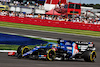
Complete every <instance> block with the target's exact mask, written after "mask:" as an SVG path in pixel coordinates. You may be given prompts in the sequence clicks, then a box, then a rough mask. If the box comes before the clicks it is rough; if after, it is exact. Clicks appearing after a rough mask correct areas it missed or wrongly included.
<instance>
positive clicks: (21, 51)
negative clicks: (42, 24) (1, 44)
mask: <svg viewBox="0 0 100 67" xmlns="http://www.w3.org/2000/svg"><path fill="white" fill-rule="evenodd" d="M28 51H29V47H27V46H25V45H21V46H19V47H18V49H17V57H18V58H21V57H22V55H23V54H24V53H26V52H28Z"/></svg>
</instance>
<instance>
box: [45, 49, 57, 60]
mask: <svg viewBox="0 0 100 67" xmlns="http://www.w3.org/2000/svg"><path fill="white" fill-rule="evenodd" d="M55 57H56V52H55V51H54V50H52V49H49V50H47V60H49V61H53V60H54V59H55Z"/></svg>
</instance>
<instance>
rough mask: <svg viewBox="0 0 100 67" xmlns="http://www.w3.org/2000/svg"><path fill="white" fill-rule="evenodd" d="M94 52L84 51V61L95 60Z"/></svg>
mask: <svg viewBox="0 0 100 67" xmlns="http://www.w3.org/2000/svg"><path fill="white" fill-rule="evenodd" d="M95 59H96V52H95V51H86V52H85V53H84V60H85V61H86V62H95Z"/></svg>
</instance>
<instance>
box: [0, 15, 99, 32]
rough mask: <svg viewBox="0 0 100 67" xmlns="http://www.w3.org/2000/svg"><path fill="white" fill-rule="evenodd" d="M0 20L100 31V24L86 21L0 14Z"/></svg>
mask: <svg viewBox="0 0 100 67" xmlns="http://www.w3.org/2000/svg"><path fill="white" fill-rule="evenodd" d="M0 21H4V22H12V23H22V24H30V25H40V26H50V27H60V28H70V29H79V30H90V31H100V25H95V24H85V23H78V22H74V23H73V22H65V21H54V20H44V19H36V18H19V17H9V16H0Z"/></svg>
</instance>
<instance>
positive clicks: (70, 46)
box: [17, 39, 96, 62]
mask: <svg viewBox="0 0 100 67" xmlns="http://www.w3.org/2000/svg"><path fill="white" fill-rule="evenodd" d="M57 42H58V43H51V42H50V43H48V44H47V45H46V46H37V47H35V48H33V49H29V48H28V47H27V46H20V47H19V48H18V50H17V57H18V58H23V57H24V58H32V59H40V58H43V59H46V60H50V61H52V60H55V58H57V57H58V58H61V60H70V59H84V60H85V61H88V62H94V61H95V59H96V52H95V50H96V49H95V47H94V44H93V42H89V43H88V42H83V41H77V42H76V41H70V40H61V39H59V40H58V41H57Z"/></svg>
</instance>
